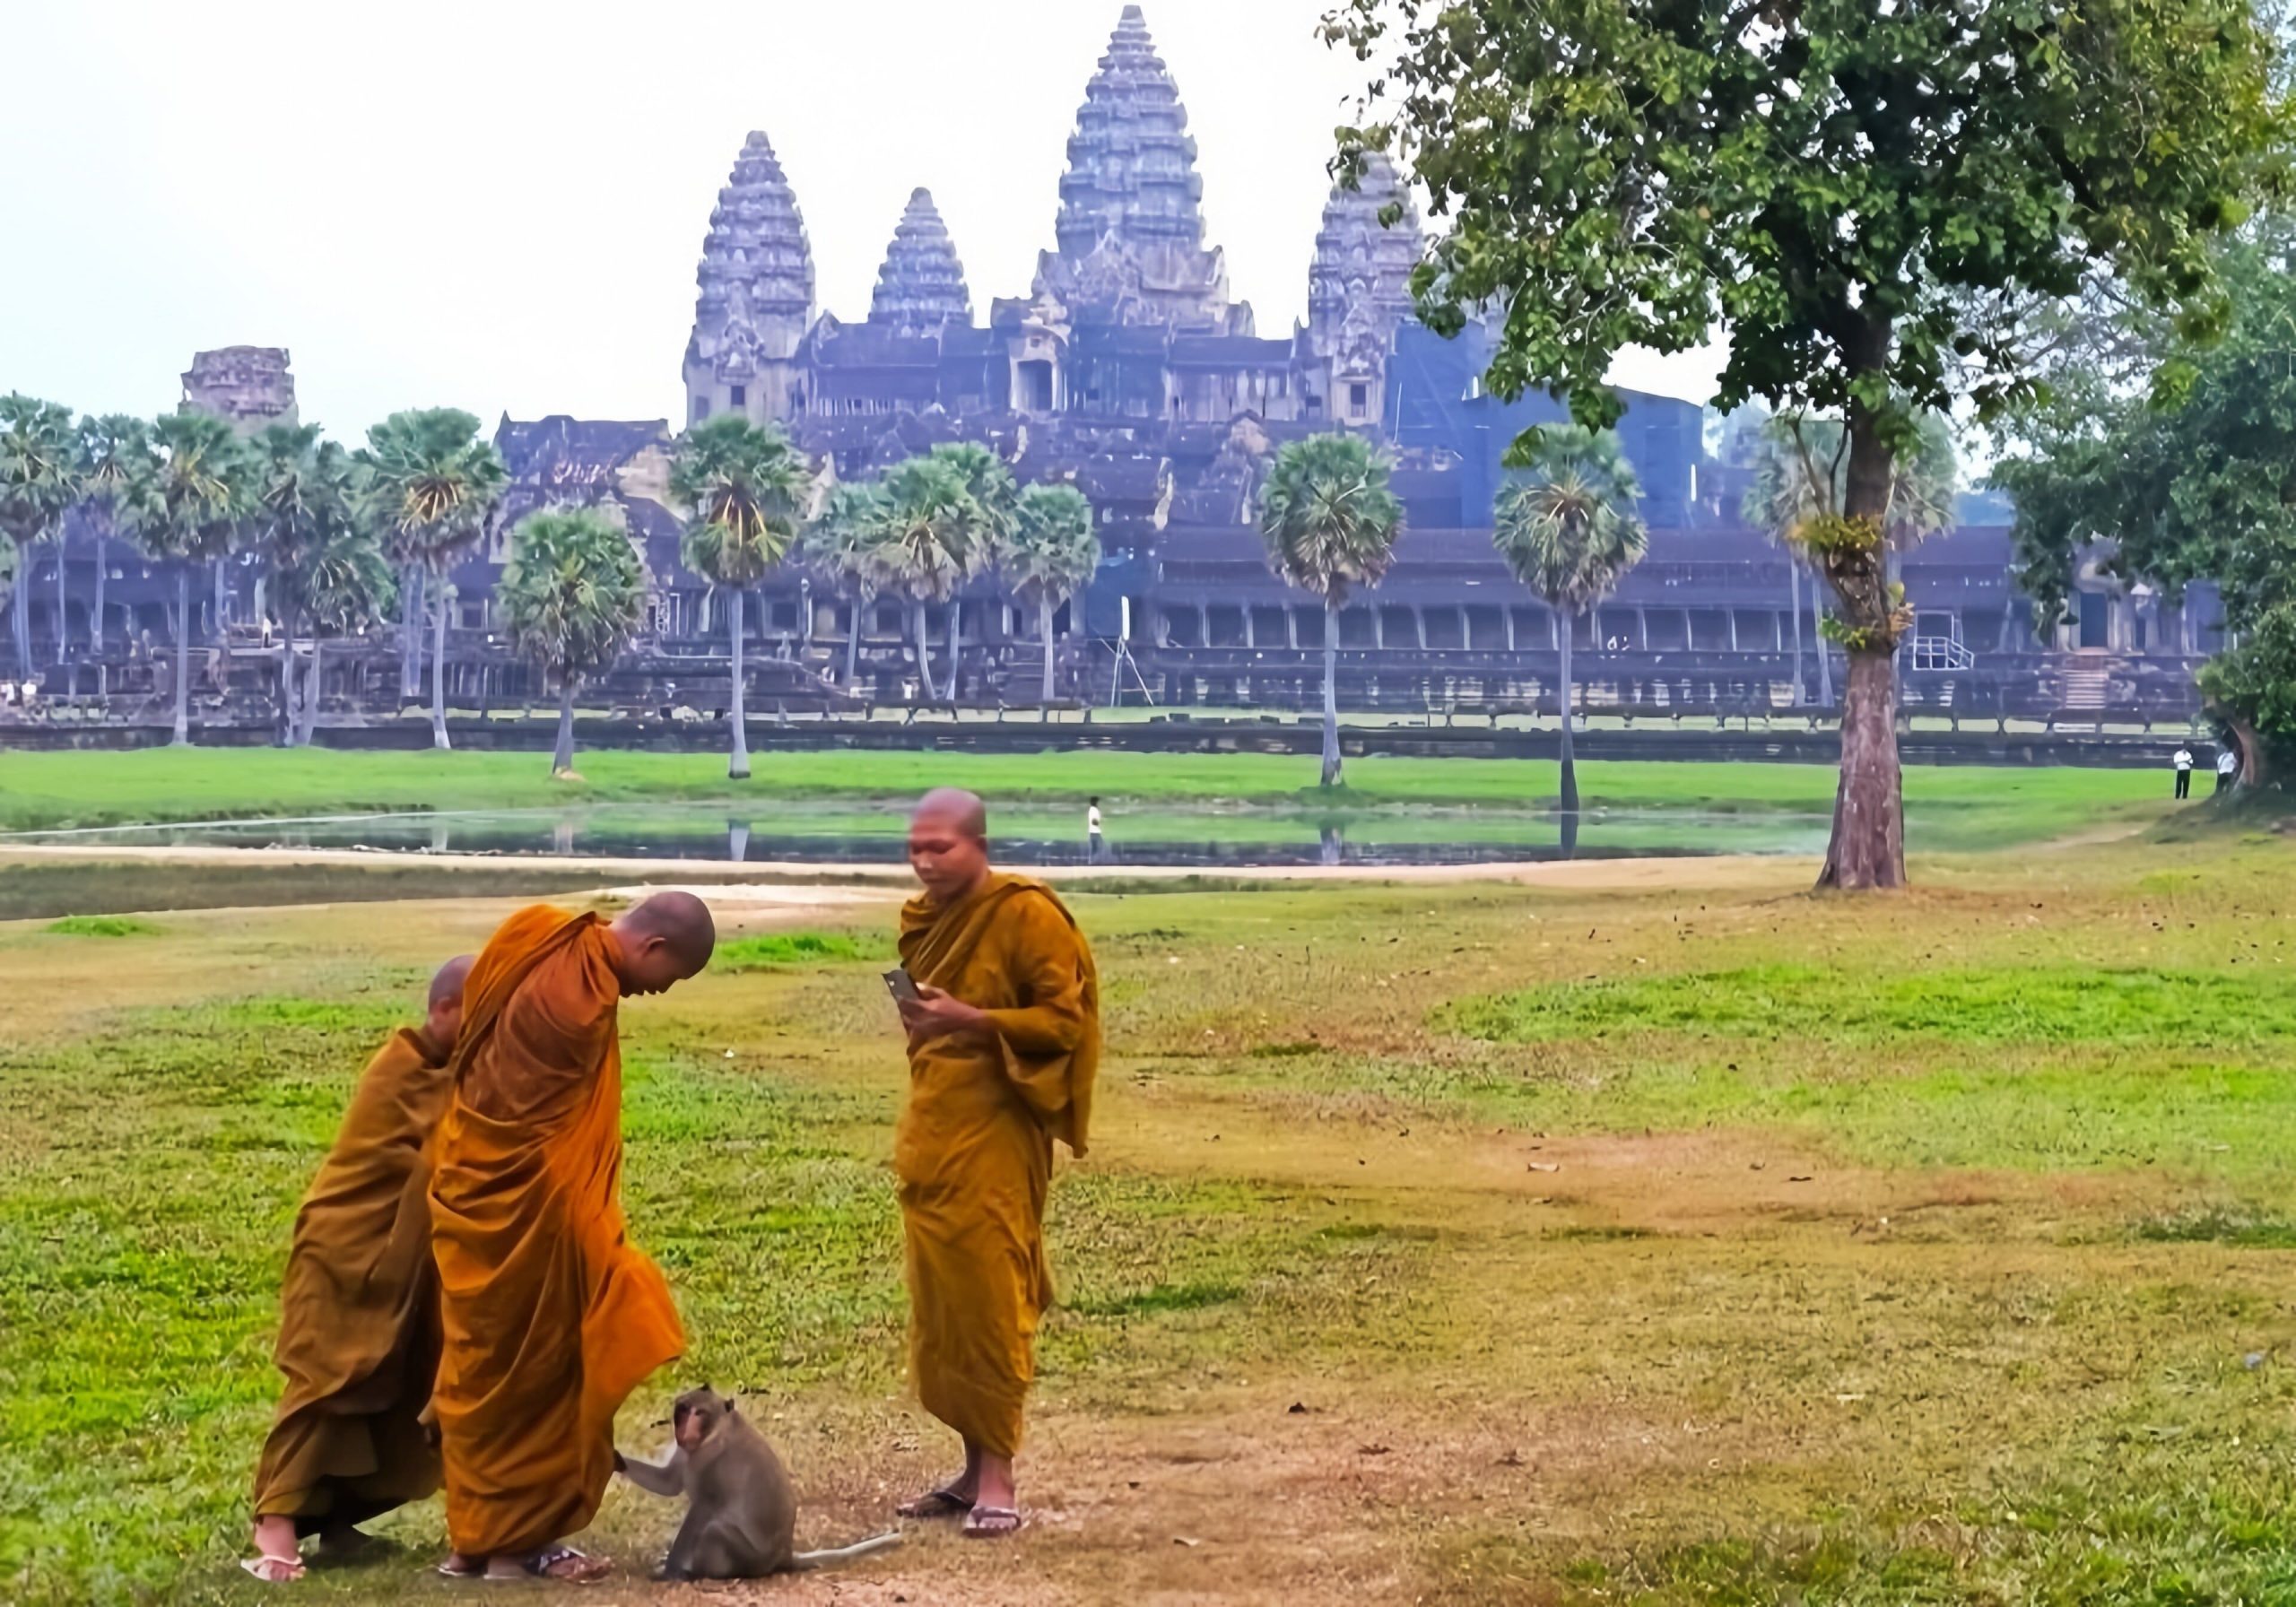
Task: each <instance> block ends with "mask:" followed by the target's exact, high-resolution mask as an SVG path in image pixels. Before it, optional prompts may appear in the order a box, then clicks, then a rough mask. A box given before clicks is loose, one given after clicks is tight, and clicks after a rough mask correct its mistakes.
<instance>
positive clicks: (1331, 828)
mask: <svg viewBox="0 0 2296 1607" xmlns="http://www.w3.org/2000/svg"><path fill="white" fill-rule="evenodd" d="M1323 835H1324V840H1323V848H1322V851H1321V852H1320V853H1319V854H1318V856H1317V859H1316V863H1317V864H1338V863H1339V862H1340V857H1341V856H1342V855H1343V854H1344V852H1345V851H1346V848H1347V833H1346V832H1345V831H1344V830H1343V829H1341V828H1340V827H1338V826H1335V825H1332V824H1330V823H1328V822H1326V825H1325V826H1324V834H1323Z"/></svg>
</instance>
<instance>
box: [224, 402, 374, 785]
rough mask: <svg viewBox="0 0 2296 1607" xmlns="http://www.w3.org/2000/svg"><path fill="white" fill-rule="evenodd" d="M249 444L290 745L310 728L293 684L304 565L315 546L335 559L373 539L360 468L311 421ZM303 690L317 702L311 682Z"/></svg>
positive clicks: (257, 531)
mask: <svg viewBox="0 0 2296 1607" xmlns="http://www.w3.org/2000/svg"><path fill="white" fill-rule="evenodd" d="M253 445H254V451H255V456H256V462H257V473H256V485H255V502H256V515H255V520H254V533H253V544H254V545H255V546H256V547H257V549H258V550H259V551H260V552H262V554H263V556H264V559H265V563H266V565H267V567H268V569H269V570H270V575H271V586H272V591H273V594H274V601H275V603H276V605H277V607H278V609H279V620H280V627H281V635H282V638H283V640H282V642H281V647H280V656H279V707H280V713H281V732H282V735H283V740H284V741H285V742H286V743H287V744H288V745H289V746H293V745H295V743H297V741H298V740H299V738H300V735H301V734H302V733H303V732H304V731H306V730H307V729H308V728H309V721H308V720H306V719H303V718H300V717H299V714H298V710H297V707H296V701H297V699H296V690H295V637H296V627H297V625H298V624H299V623H300V615H301V613H302V611H303V606H304V604H305V602H306V597H307V592H308V589H309V582H308V578H307V577H306V576H305V574H304V573H303V571H304V569H305V568H306V566H307V565H309V564H310V563H311V562H312V561H313V560H314V559H315V557H316V556H317V554H319V553H321V552H326V554H328V555H329V556H330V558H331V559H333V560H337V561H339V560H341V558H342V556H343V554H344V551H345V550H346V546H347V545H348V544H350V543H361V542H363V543H365V544H366V545H368V546H370V547H371V546H374V545H375V543H374V540H373V537H372V536H371V534H370V533H369V532H368V530H367V529H366V528H365V526H364V521H363V520H362V519H361V499H362V497H363V493H364V491H365V489H366V487H365V482H366V473H365V471H364V470H363V469H362V468H361V466H360V465H359V464H358V462H357V461H356V460H355V459H354V458H352V456H351V454H350V453H348V452H346V451H344V449H343V447H341V446H340V445H338V444H337V443H335V442H334V441H330V440H322V439H320V434H319V428H318V426H317V425H316V424H300V425H297V424H274V425H271V426H270V427H269V428H267V429H265V430H264V431H263V432H262V433H261V434H260V435H258V436H257V437H256V439H255V441H254V443H253ZM313 651H314V653H315V654H316V652H317V648H316V647H314V649H313ZM316 671H317V665H316V663H314V665H313V673H314V675H316ZM310 696H311V697H312V699H313V700H314V701H316V699H317V682H316V680H314V681H313V682H312V683H311V691H310Z"/></svg>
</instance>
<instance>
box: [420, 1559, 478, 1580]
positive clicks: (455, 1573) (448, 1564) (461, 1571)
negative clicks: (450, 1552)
mask: <svg viewBox="0 0 2296 1607" xmlns="http://www.w3.org/2000/svg"><path fill="white" fill-rule="evenodd" d="M431 1571H432V1572H433V1573H435V1574H437V1575H438V1576H439V1577H440V1578H441V1579H483V1578H484V1577H486V1559H485V1558H483V1557H481V1558H478V1559H474V1560H473V1561H471V1562H469V1563H468V1564H466V1565H465V1566H464V1567H462V1568H457V1567H456V1566H455V1559H453V1558H451V1557H449V1558H448V1559H445V1560H444V1561H442V1562H440V1563H439V1566H438V1567H437V1568H433V1569H432V1570H431Z"/></svg>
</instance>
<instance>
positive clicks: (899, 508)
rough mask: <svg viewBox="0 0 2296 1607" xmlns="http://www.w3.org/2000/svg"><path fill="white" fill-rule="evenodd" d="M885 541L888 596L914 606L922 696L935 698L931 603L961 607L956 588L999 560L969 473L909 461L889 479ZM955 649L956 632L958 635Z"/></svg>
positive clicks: (938, 462) (881, 553) (936, 460)
mask: <svg viewBox="0 0 2296 1607" xmlns="http://www.w3.org/2000/svg"><path fill="white" fill-rule="evenodd" d="M882 490H883V498H884V525H883V541H882V542H881V543H879V545H878V549H877V551H878V560H879V561H880V563H881V564H882V565H883V569H884V573H885V576H886V580H887V585H886V586H885V589H886V590H888V591H898V592H900V594H901V595H903V596H904V597H906V598H907V599H908V600H909V621H910V623H911V625H912V626H913V627H914V629H915V631H916V636H917V679H918V693H919V695H920V696H923V697H928V698H929V697H931V696H932V695H933V644H932V642H931V640H930V639H929V638H928V637H927V635H926V628H925V625H926V621H925V610H926V605H927V604H935V603H945V604H948V606H949V607H950V608H951V609H952V610H953V609H955V607H956V606H957V588H958V587H959V586H962V585H963V584H964V583H965V582H966V581H967V580H969V579H970V578H972V577H973V576H974V575H977V574H978V573H979V572H980V570H981V569H984V568H985V567H987V564H988V562H989V560H990V559H991V558H992V557H993V556H994V550H993V549H992V548H991V547H990V546H989V545H988V543H987V535H986V532H987V527H988V522H987V518H986V517H985V516H984V515H983V514H982V512H981V508H980V504H979V503H978V502H976V501H975V500H973V495H972V491H971V490H970V487H969V486H968V485H967V484H966V481H965V476H964V473H962V471H961V469H960V468H959V467H958V466H957V465H953V464H952V463H950V462H949V461H948V460H947V459H946V458H943V457H934V456H925V457H910V458H904V459H903V460H902V461H900V463H897V464H895V465H893V466H892V467H891V469H888V470H887V471H886V472H885V477H884V480H883V485H882ZM950 639H951V641H952V642H953V641H954V640H955V639H956V638H955V632H954V631H953V630H952V631H951V634H950ZM951 657H952V662H951V664H950V665H949V689H950V696H952V697H954V696H955V695H956V680H957V666H956V665H955V663H954V662H953V660H954V654H953V653H952V656H951Z"/></svg>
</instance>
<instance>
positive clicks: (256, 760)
mask: <svg viewBox="0 0 2296 1607" xmlns="http://www.w3.org/2000/svg"><path fill="white" fill-rule="evenodd" d="M580 763H581V769H582V774H583V777H584V779H583V780H582V781H581V782H580V783H578V784H570V783H564V782H553V781H552V780H551V779H550V778H549V777H548V776H547V774H546V773H545V771H546V768H547V767H546V765H545V764H544V761H543V760H540V759H539V758H537V756H535V755H533V754H526V753H447V754H439V753H427V752H425V753H357V754H353V753H335V752H327V751H300V752H286V751H274V750H269V749H261V750H246V749H239V750H201V749H189V750H184V749H176V750H152V751H142V752H132V753H109V752H107V753H11V754H5V755H0V830H7V831H28V830H59V829H72V828H91V827H101V826H109V825H121V824H135V823H139V822H146V821H219V820H229V819H236V818H245V817H259V818H265V819H275V818H280V817H295V816H311V815H327V814H347V813H359V812H375V811H409V810H436V811H448V810H452V811H468V810H482V811H483V810H508V809H572V808H582V807H595V806H600V805H619V806H635V805H649V804H650V805H663V804H681V805H685V804H691V805H711V806H716V805H723V806H724V807H725V808H726V811H727V816H728V818H729V819H739V820H743V821H746V822H747V823H750V824H752V826H753V827H754V828H755V829H756V830H760V831H770V830H775V826H776V815H775V812H774V806H775V805H776V804H796V803H803V804H804V805H805V806H806V808H807V811H808V813H807V814H806V815H805V816H804V817H801V818H803V819H805V820H807V821H811V823H812V825H813V827H814V828H816V829H819V830H829V831H835V830H855V829H867V828H870V827H874V828H876V829H879V830H882V829H883V827H884V826H885V824H886V821H887V819H888V816H889V814H890V815H891V817H892V818H897V812H898V811H899V810H900V808H901V807H902V806H903V805H905V804H906V803H908V802H909V801H910V800H912V799H914V798H915V797H916V796H917V795H918V794H919V793H921V792H923V791H924V790H925V789H926V788H927V787H930V786H969V787H972V788H974V789H976V790H978V791H979V792H980V793H981V794H982V795H985V796H987V798H988V799H989V800H990V802H991V805H992V808H993V809H994V811H995V812H996V819H997V820H998V821H999V822H1000V823H1007V824H1009V825H1010V826H1011V828H1012V829H1014V830H1024V831H1027V832H1034V833H1037V834H1039V835H1057V836H1059V837H1062V838H1066V837H1070V836H1074V835H1075V834H1076V831H1077V830H1078V827H1077V821H1078V820H1079V819H1080V818H1081V815H1082V812H1083V801H1084V799H1085V798H1087V797H1088V796H1091V795H1100V797H1101V798H1102V800H1103V803H1104V805H1105V807H1106V808H1107V810H1108V812H1109V822H1110V830H1111V832H1112V834H1113V835H1114V837H1115V838H1116V840H1117V841H1118V842H1119V843H1121V842H1123V841H1125V840H1126V839H1127V838H1128V839H1129V840H1133V841H1152V840H1154V841H1163V840H1170V841H1189V840H1224V841H1248V840H1252V839H1253V838H1255V837H1257V838H1262V839H1265V838H1267V837H1268V836H1271V835H1277V834H1280V835H1282V836H1284V837H1296V836H1298V835H1300V833H1302V832H1305V833H1306V834H1307V835H1308V836H1309V838H1311V839H1312V838H1313V835H1314V833H1315V832H1316V831H1317V830H1318V828H1319V827H1320V826H1321V825H1322V824H1324V823H1332V824H1336V825H1339V826H1341V827H1342V828H1344V829H1345V830H1348V831H1349V832H1350V833H1351V836H1352V837H1353V838H1356V839H1359V840H1385V841H1398V842H1400V841H1412V840H1421V841H1424V840H1429V839H1430V838H1437V837H1448V838H1451V839H1454V840H1460V841H1487V840H1491V839H1492V837H1493V836H1494V835H1496V836H1498V837H1499V838H1500V840H1515V839H1516V838H1517V837H1518V835H1519V836H1520V837H1521V838H1523V839H1525V840H1528V839H1529V838H1530V837H1531V835H1532V828H1533V822H1538V823H1539V824H1538V830H1540V831H1542V832H1544V831H1547V830H1551V828H1550V827H1548V826H1546V825H1545V824H1544V815H1545V812H1547V811H1548V810H1549V809H1550V808H1551V806H1552V799H1553V797H1554V794H1555V788H1556V785H1557V782H1556V767H1555V766H1554V765H1552V764H1551V763H1547V762H1545V761H1543V760H1457V759H1361V760H1352V761H1351V762H1350V763H1349V765H1348V769H1347V775H1348V785H1347V786H1346V787H1345V788H1344V790H1343V791H1341V792H1339V793H1336V794H1326V793H1324V792H1322V791H1321V790H1320V789H1318V788H1317V787H1315V786H1313V785H1312V783H1313V780H1314V776H1315V766H1314V762H1313V760H1305V759H1297V758H1291V757H1287V756H1282V755H1268V754H1148V753H1110V752H1099V751H1090V752H1085V751H1077V752H1047V753H1042V754H1032V755H1012V754H961V753H934V752H926V753H910V752H898V753H893V752H885V753H877V752H844V751H813V752H797V753H769V754H764V755H761V756H760V757H759V758H758V760H756V770H757V773H756V775H755V776H753V777H752V778H751V779H750V780H749V781H747V782H745V783H734V782H730V781H728V780H727V779H726V775H725V765H724V761H723V760H721V759H719V758H718V757H716V756H714V755H709V754H654V753H627V752H598V753H590V754H585V755H584V756H583V757H582V759H581V761H580ZM1579 774H1580V786H1581V791H1582V795H1583V798H1584V802H1585V804H1586V806H1587V808H1588V809H1589V810H1595V811H1608V812H1616V813H1618V814H1619V815H1620V816H1622V819H1621V820H1620V821H1616V822H1614V823H1613V824H1612V825H1611V826H1609V827H1607V828H1605V827H1602V826H1600V825H1599V824H1590V826H1589V828H1588V830H1589V832H1590V834H1593V833H1596V832H1598V831H1602V830H1609V831H1610V832H1612V833H1613V835H1614V836H1615V837H1616V838H1617V839H1618V841H1619V842H1620V843H1621V845H1622V846H1632V845H1633V843H1634V841H1635V834H1636V833H1637V832H1642V833H1644V834H1646V835H1648V836H1652V837H1662V838H1669V839H1679V838H1683V837H1684V836H1686V835H1690V834H1692V832H1694V831H1697V830H1706V831H1708V832H1709V836H1711V834H1712V832H1713V831H1716V830H1720V829H1721V828H1720V826H1716V825H1714V824H1713V823H1714V822H1720V823H1721V824H1722V825H1725V826H1726V824H1727V823H1728V822H1729V821H1738V822H1740V823H1741V827H1740V830H1739V834H1738V836H1737V837H1736V838H1735V841H1728V840H1726V841H1724V842H1723V844H1722V846H1724V847H1752V848H1754V849H1756V850H1757V851H1759V850H1761V849H1762V848H1764V847H1774V846H1778V845H1779V842H1780V838H1779V832H1780V831H1781V830H1783V831H1787V832H1790V833H1791V837H1790V840H1788V841H1787V843H1786V844H1785V846H1790V847H1796V848H1806V847H1808V840H1809V838H1810V835H1811V833H1813V831H1814V832H1818V833H1822V831H1823V830H1824V823H1825V820H1826V817H1827V816H1828V815H1829V813H1830V812H1831V808H1832V801H1833V788H1834V772H1833V771H1832V770H1831V769H1830V768H1828V767H1824V766H1817V765H1785V764H1759V763H1732V764H1709V763H1679V764H1675V763H1617V764H1612V763H1604V762H1601V761H1599V760H1596V761H1594V762H1589V763H1586V764H1583V765H1581V767H1580V770H1579ZM2165 791H2166V788H2165V787H2164V786H2163V785H2162V784H2161V777H2157V776H2154V775H2152V774H2150V773H2148V772H2138V771H2127V770H2092V769H1979V768H1970V767H1956V768H1939V767H1929V768H1915V769H1909V770H1908V771H1907V772H1906V798H1907V807H1908V811H1909V817H1910V820H1911V827H1910V833H1911V836H1912V838H1913V841H1914V845H1915V847H1917V848H1922V847H1935V848H1944V849H1973V848H1983V847H1998V846H2003V845H2005V844H2009V843H2015V842H2030V841H2036V840H2041V839H2046V838H2052V837H2057V836H2062V835H2065V834H2067V833H2070V832H2074V831H2079V830H2085V829H2088V828H2092V827H2097V826H2109V825H2115V824H2135V823H2141V822H2144V821H2150V820H2152V819H2154V818H2157V817H2158V816H2159V815H2160V814H2161V812H2163V811H2164V809H2165V807H2166V804H2165V800H2164V798H2163V796H2162V795H2163V794H2164V792H2165ZM1653 812H1657V813H1658V814H1660V815H1662V816H1663V815H1669V814H1671V815H1678V816H1689V817H1696V819H1697V820H1699V821H1703V822H1708V823H1709V825H1708V826H1703V827H1697V828H1691V827H1685V826H1683V825H1681V824H1679V823H1673V822H1668V821H1665V820H1664V819H1660V820H1658V821H1655V822H1653V823H1650V824H1647V825H1638V824H1636V823H1635V821H1636V819H1637V817H1645V816H1648V815H1650V814H1652V813H1653ZM1589 840H1590V841H1591V840H1596V839H1595V838H1594V837H1593V836H1591V835H1590V838H1589Z"/></svg>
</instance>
